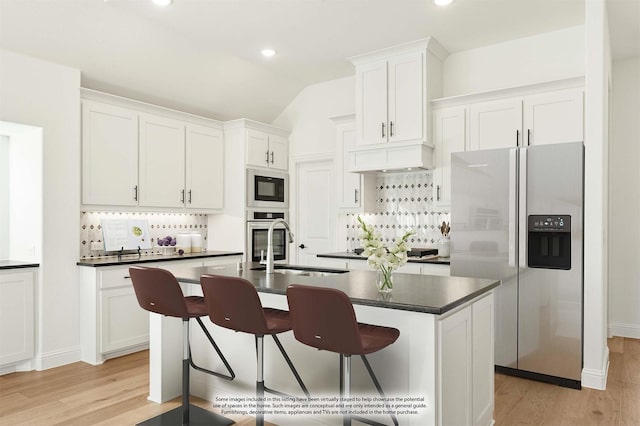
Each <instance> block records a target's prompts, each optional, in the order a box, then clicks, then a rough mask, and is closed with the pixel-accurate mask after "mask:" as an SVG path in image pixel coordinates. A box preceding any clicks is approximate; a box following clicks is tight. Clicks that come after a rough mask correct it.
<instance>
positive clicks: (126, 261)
mask: <svg viewBox="0 0 640 426" xmlns="http://www.w3.org/2000/svg"><path fill="white" fill-rule="evenodd" d="M224 256H242V252H237V251H215V250H208V251H202V252H197V253H185V254H177V253H176V254H171V255H163V254H146V255H142V256H138V255H137V254H125V255H123V256H106V257H96V258H88V259H81V260H79V261H78V262H77V263H76V265H78V266H90V267H94V268H96V267H101V266H117V265H130V264H134V263H136V264H137V263H149V262H168V261H173V260H193V259H202V258H207V257H224Z"/></svg>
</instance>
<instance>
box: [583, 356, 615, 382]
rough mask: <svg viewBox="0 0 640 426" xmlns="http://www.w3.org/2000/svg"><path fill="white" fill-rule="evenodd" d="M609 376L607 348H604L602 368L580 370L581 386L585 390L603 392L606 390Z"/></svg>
mask: <svg viewBox="0 0 640 426" xmlns="http://www.w3.org/2000/svg"><path fill="white" fill-rule="evenodd" d="M608 374H609V348H606V350H605V353H604V360H603V362H602V368H601V369H599V370H595V369H591V368H583V369H582V386H583V387H585V388H591V389H598V390H605V389H606V388H607V375H608Z"/></svg>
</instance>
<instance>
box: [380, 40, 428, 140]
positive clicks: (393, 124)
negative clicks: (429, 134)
mask: <svg viewBox="0 0 640 426" xmlns="http://www.w3.org/2000/svg"><path fill="white" fill-rule="evenodd" d="M424 63H425V59H424V52H417V53H410V54H407V55H400V56H396V57H393V58H391V59H390V60H389V62H388V71H389V79H388V84H389V98H388V108H389V115H388V120H389V132H388V134H389V141H390V142H404V141H411V140H419V141H423V140H425V135H423V130H424V127H425V123H424V121H425V118H426V117H425V103H424V85H425V80H424V78H423V74H424V65H423V64H424ZM425 142H426V141H425Z"/></svg>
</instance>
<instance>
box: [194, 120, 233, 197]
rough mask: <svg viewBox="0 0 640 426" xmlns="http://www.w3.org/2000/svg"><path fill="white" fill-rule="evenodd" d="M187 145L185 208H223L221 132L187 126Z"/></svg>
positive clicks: (222, 143)
mask: <svg viewBox="0 0 640 426" xmlns="http://www.w3.org/2000/svg"><path fill="white" fill-rule="evenodd" d="M186 142H187V144H186V176H185V190H186V192H187V193H186V197H185V205H186V207H187V208H194V209H222V208H223V207H224V206H223V204H224V203H223V201H224V170H225V169H224V136H223V133H222V130H219V129H212V128H209V127H204V126H197V125H195V124H187V127H186Z"/></svg>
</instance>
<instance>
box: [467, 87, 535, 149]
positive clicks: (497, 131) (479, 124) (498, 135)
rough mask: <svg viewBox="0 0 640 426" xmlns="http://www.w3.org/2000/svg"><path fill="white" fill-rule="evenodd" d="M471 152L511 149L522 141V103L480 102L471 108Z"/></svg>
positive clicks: (513, 100)
mask: <svg viewBox="0 0 640 426" xmlns="http://www.w3.org/2000/svg"><path fill="white" fill-rule="evenodd" d="M469 121H470V129H471V130H470V135H469V150H471V151H475V150H479V149H494V148H509V147H515V146H518V145H519V144H520V143H521V141H522V101H521V100H520V99H515V98H514V99H504V100H499V101H490V102H479V103H475V104H471V108H470V117H469Z"/></svg>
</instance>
